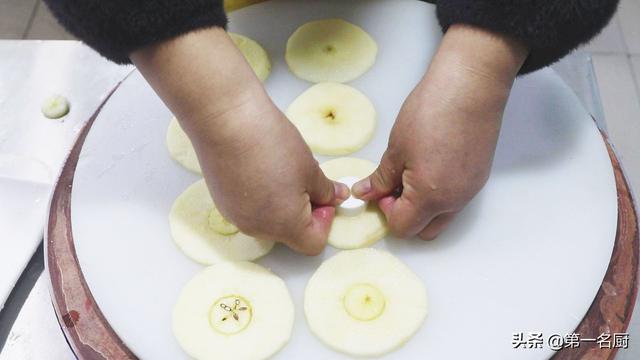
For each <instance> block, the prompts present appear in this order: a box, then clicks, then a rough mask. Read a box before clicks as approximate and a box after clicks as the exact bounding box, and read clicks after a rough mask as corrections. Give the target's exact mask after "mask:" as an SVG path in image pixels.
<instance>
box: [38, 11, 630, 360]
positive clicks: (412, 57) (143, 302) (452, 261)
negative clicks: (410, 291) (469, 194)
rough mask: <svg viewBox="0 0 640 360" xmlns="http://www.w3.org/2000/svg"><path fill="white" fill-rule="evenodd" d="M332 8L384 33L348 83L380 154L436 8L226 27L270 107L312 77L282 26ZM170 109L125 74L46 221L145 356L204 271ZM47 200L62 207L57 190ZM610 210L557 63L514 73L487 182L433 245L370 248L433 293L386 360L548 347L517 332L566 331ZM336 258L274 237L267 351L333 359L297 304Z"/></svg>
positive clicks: (583, 119)
mask: <svg viewBox="0 0 640 360" xmlns="http://www.w3.org/2000/svg"><path fill="white" fill-rule="evenodd" d="M329 17H340V18H344V19H346V20H348V21H351V22H353V23H355V24H358V25H360V26H361V27H363V28H364V29H365V30H366V31H367V32H369V33H370V34H371V35H372V36H373V38H374V39H375V40H376V41H377V42H378V45H379V56H378V60H377V62H376V64H375V65H374V67H373V68H372V69H371V71H369V72H368V73H366V74H365V75H364V76H362V77H361V78H359V79H357V80H356V81H354V82H352V83H351V85H352V86H354V87H356V88H358V89H359V90H361V91H362V92H363V93H365V94H366V95H367V96H368V97H369V98H370V99H371V100H372V102H373V103H374V104H375V106H376V110H377V111H378V121H379V126H378V129H377V132H376V135H375V136H374V138H373V140H372V141H371V142H370V143H369V144H368V145H367V146H366V147H365V148H364V149H362V150H361V151H359V152H357V153H355V154H354V155H353V156H357V157H362V158H366V159H370V160H373V161H378V160H379V158H380V156H381V154H382V152H383V151H384V149H385V147H386V144H387V137H388V135H389V130H390V128H391V126H392V123H393V120H394V118H395V116H396V114H397V112H398V110H399V108H400V105H401V103H402V101H403V99H404V98H405V97H406V95H407V94H408V93H409V92H410V91H411V89H412V88H413V86H414V85H415V84H416V82H417V81H418V80H419V79H420V77H421V75H422V73H423V72H424V70H425V69H426V67H427V65H428V63H429V59H430V58H431V56H432V54H433V52H434V50H435V48H436V47H437V44H438V42H439V38H440V30H439V28H438V26H437V20H436V18H435V12H434V8H433V7H432V6H431V5H427V4H424V3H422V2H418V1H414V0H406V1H398V0H371V1H355V0H352V1H348V2H345V1H313V2H299V1H294V0H282V1H269V2H266V3H261V4H258V5H254V6H251V7H249V8H246V9H243V10H240V11H237V12H235V13H233V14H232V15H231V21H230V30H232V31H235V32H238V33H242V34H244V35H247V36H249V37H252V38H254V39H255V40H257V41H258V42H260V43H261V44H262V45H263V46H264V47H265V49H266V50H267V51H268V53H269V54H270V56H271V60H272V62H273V72H272V75H271V77H270V78H269V79H268V80H267V82H266V84H265V85H266V87H267V90H268V91H269V93H270V95H271V96H272V97H273V99H274V101H275V102H276V104H277V105H278V106H279V107H280V108H282V109H285V108H286V106H287V105H288V104H289V103H290V102H291V101H292V100H293V99H294V98H295V97H296V96H297V95H299V94H300V93H301V92H302V91H304V90H305V89H306V88H308V87H309V86H310V84H309V83H306V82H304V81H301V80H298V79H296V78H295V77H294V76H293V75H292V74H291V73H290V72H289V71H288V69H287V66H286V64H285V62H284V56H283V55H284V47H285V43H286V40H287V38H288V36H289V35H290V34H291V33H292V32H293V31H294V30H295V29H296V28H297V27H298V26H300V25H301V24H303V23H305V22H307V21H310V20H314V19H320V18H329ZM170 117H171V114H170V112H169V111H168V110H167V108H166V107H165V106H164V105H163V104H162V102H161V101H160V99H159V98H158V97H157V96H156V95H155V94H154V92H153V91H152V89H151V88H150V87H149V86H148V85H147V84H146V83H145V81H144V79H143V78H142V77H141V76H140V75H139V74H138V73H134V74H132V75H131V76H130V77H128V78H127V79H126V80H125V81H124V82H123V83H122V84H121V86H120V87H119V88H118V89H117V90H116V91H115V93H114V94H113V96H112V97H111V98H110V99H109V101H108V102H107V103H106V104H105V106H104V107H103V108H102V110H101V111H100V113H99V114H98V116H97V118H96V119H95V121H94V122H93V125H92V126H91V128H90V129H89V132H88V135H87V137H86V140H85V141H84V144H83V145H82V150H81V152H80V154H79V160H78V163H77V168H76V170H75V175H73V188H72V197H71V202H70V204H68V203H63V204H62V205H61V206H63V209H64V212H66V216H69V211H70V219H67V220H70V224H66V225H65V221H66V220H63V219H58V218H57V216H54V217H53V218H51V217H50V221H49V239H48V245H49V246H52V239H53V237H51V234H52V233H58V234H59V233H61V232H65V234H66V236H67V237H71V235H72V238H73V244H74V245H75V251H76V253H77V260H78V262H79V263H80V266H81V269H82V274H76V275H77V276H78V277H79V278H80V280H82V277H83V276H84V280H86V285H83V287H84V289H83V290H84V291H87V292H88V291H90V293H91V294H92V295H93V298H94V299H95V303H96V304H97V306H99V308H100V310H101V311H102V315H103V316H104V319H106V321H107V322H108V324H109V325H110V326H111V327H112V328H113V330H114V331H115V333H116V334H117V335H118V336H119V338H120V339H122V341H123V342H124V343H125V344H126V347H128V349H130V350H131V351H132V352H133V353H134V354H135V355H137V356H138V357H140V358H144V359H182V358H185V359H186V358H187V356H186V354H184V353H183V352H182V351H181V349H180V348H179V346H178V344H177V342H176V341H175V340H174V338H173V335H172V334H171V311H172V307H173V304H174V302H175V300H176V298H177V296H178V294H179V292H180V290H181V288H182V286H183V285H184V284H185V283H186V282H187V281H188V280H189V279H190V278H191V277H192V276H193V275H194V273H196V272H197V271H199V270H200V269H201V266H199V265H197V264H195V263H193V262H191V261H190V260H188V259H187V258H186V257H185V256H183V255H182V254H181V253H180V251H179V250H178V249H177V247H175V245H174V243H173V241H172V240H171V237H170V232H169V224H168V213H169V209H170V207H171V204H172V202H173V201H174V200H175V198H176V197H177V196H178V195H179V194H180V193H181V192H182V191H183V190H184V189H185V188H186V187H187V186H188V185H190V184H191V183H193V182H194V181H196V180H197V179H198V177H197V176H196V175H194V174H191V173H189V172H187V171H186V170H184V169H182V168H181V167H180V166H179V165H177V164H176V163H174V162H173V161H172V160H171V159H170V158H169V155H168V153H167V150H166V147H165V144H164V139H165V131H166V128H167V125H168V123H169V119H170ZM324 159H325V158H320V160H321V161H322V160H324ZM71 174H73V168H71ZM67 175H69V174H67ZM69 176H71V175H69ZM64 179H65V175H64V172H63V177H62V178H61V181H62V182H61V183H64ZM65 201H66V200H65ZM52 204H53V205H56V206H58V205H60V204H59V203H58V202H57V200H56V197H55V196H54V200H53V203H52ZM53 205H52V211H53V210H54V206H53ZM54 215H55V214H54ZM617 215H618V214H617V198H616V183H615V179H614V173H613V169H612V166H611V162H610V159H609V156H608V153H607V148H606V145H605V143H604V141H603V140H602V138H601V136H600V133H599V131H598V129H597V128H596V126H595V125H594V123H593V121H592V120H591V118H590V116H589V115H588V113H587V112H586V111H585V110H584V109H583V108H582V107H581V105H580V103H579V101H578V100H577V98H576V97H575V96H574V95H573V93H572V92H571V90H570V89H569V88H568V87H567V86H566V85H565V84H563V83H562V81H561V80H560V79H559V78H558V77H557V76H556V75H555V74H554V73H553V72H552V71H551V70H542V71H539V72H536V73H535V74H532V75H529V76H525V77H521V78H519V79H518V81H517V82H516V84H515V86H514V90H513V93H512V96H511V99H510V101H509V104H508V106H507V110H506V113H505V119H504V126H503V131H502V135H501V138H500V142H499V146H498V150H497V154H496V159H495V163H494V169H493V173H492V177H491V179H490V180H489V182H488V183H487V185H486V186H485V188H484V189H483V190H482V191H481V192H480V194H479V195H478V196H477V197H476V198H475V199H474V200H473V201H472V202H471V203H470V204H469V206H468V207H467V208H466V209H465V210H464V211H463V212H462V213H461V214H460V216H459V217H458V218H457V219H456V221H454V222H453V223H452V224H451V225H450V228H449V229H447V230H446V231H445V232H444V233H443V234H442V235H441V236H440V237H439V238H438V239H437V240H435V241H432V242H423V241H420V240H398V239H393V238H387V239H385V240H383V241H381V242H379V243H378V244H376V247H380V248H384V249H387V250H389V251H391V252H392V253H394V254H395V255H397V256H399V257H400V258H401V259H402V260H403V261H404V262H405V263H406V264H407V265H408V266H409V267H410V268H412V269H413V270H414V271H415V272H416V273H417V274H418V275H419V276H420V278H421V279H422V280H423V281H424V283H425V286H426V288H427V291H428V295H429V308H430V312H429V315H428V316H427V319H426V321H425V323H424V325H423V327H422V328H421V329H420V331H419V332H418V333H417V334H416V335H415V336H414V337H413V338H412V339H411V340H410V341H409V342H408V343H407V344H406V345H405V346H404V347H402V348H400V349H399V350H397V351H395V352H393V353H391V354H389V355H388V358H390V359H400V358H401V359H407V358H434V359H440V358H456V359H457V358H480V359H502V358H510V359H511V358H514V359H515V358H517V359H544V358H548V357H549V356H551V355H552V351H551V350H550V349H549V348H548V347H545V348H544V349H541V350H529V351H527V350H524V351H523V350H514V349H513V348H512V344H511V340H512V334H513V333H518V332H524V333H528V332H542V333H544V334H546V335H547V336H548V335H551V334H565V333H570V332H572V331H573V330H574V329H575V328H576V326H577V325H578V324H579V323H580V320H581V319H582V318H583V317H584V315H585V313H586V312H587V310H588V309H589V306H590V304H591V303H592V301H593V300H594V297H595V296H596V293H597V291H598V289H599V287H600V285H601V283H602V281H603V278H604V276H605V272H606V270H607V266H608V264H609V260H610V258H611V254H612V249H613V245H614V239H615V235H616V219H617ZM69 225H71V227H72V233H69V229H70V228H71V227H69ZM69 251H70V252H71V254H73V248H71V249H70V250H69ZM334 253H335V250H334V249H331V248H327V250H326V251H325V252H324V253H323V254H322V255H320V256H317V257H313V258H309V257H304V256H301V255H297V254H295V253H294V252H292V251H290V250H288V249H286V248H285V247H283V246H276V247H275V249H274V250H273V251H272V253H270V254H269V255H267V256H266V257H265V258H263V259H261V260H259V261H258V262H259V263H260V264H262V265H264V266H267V267H269V268H271V269H272V270H273V271H274V272H275V273H276V274H278V275H279V276H281V277H282V278H283V279H284V280H285V281H286V283H287V285H288V287H289V290H290V292H291V295H292V297H293V300H294V304H295V307H296V309H295V313H296V322H295V325H294V331H293V335H292V338H291V341H290V343H289V344H288V345H287V346H286V347H285V348H284V349H283V350H282V351H281V352H280V353H278V355H277V356H276V357H277V358H298V357H300V356H301V355H302V354H304V356H305V357H306V358H312V359H327V358H343V356H342V355H340V354H338V353H335V352H333V351H331V350H329V349H328V348H327V347H325V346H323V345H322V344H321V343H320V342H319V341H318V340H317V339H316V338H315V337H314V336H313V335H312V334H311V333H310V332H309V329H308V327H307V326H306V323H305V320H304V314H303V311H302V300H303V292H304V286H305V284H306V282H307V280H308V278H309V277H310V275H311V274H312V273H313V272H314V271H315V269H316V268H317V267H318V265H319V264H320V263H321V262H322V261H323V259H325V258H327V257H329V256H331V255H332V254H334ZM49 259H50V260H51V259H52V255H51V252H49ZM72 260H75V259H73V258H72V259H71V260H69V264H70V263H71V262H72ZM55 265H56V266H58V267H64V264H62V265H61V264H60V263H59V262H56V263H55ZM49 266H52V263H51V262H50V263H49ZM56 271H57V269H54V270H53V271H52V270H51V269H50V273H52V274H54V273H56ZM52 280H53V281H54V283H57V284H60V283H62V284H65V281H72V280H71V279H68V280H65V279H63V278H60V277H59V276H57V275H56V276H53V279H52ZM76 280H77V279H76ZM55 292H56V290H55V287H54V293H55ZM73 300H74V299H67V301H73ZM84 306H85V310H87V311H89V309H90V308H91V304H90V303H85V304H84ZM74 311H75V310H74ZM79 311H80V312H78V311H76V312H75V313H72V312H69V313H66V314H64V316H62V318H63V320H64V322H65V325H67V326H85V327H87V328H90V327H91V325H93V326H98V325H96V324H91V323H87V322H86V320H85V322H84V323H83V318H82V317H80V315H79V314H80V313H81V312H82V310H81V309H80V310H79ZM65 316H66V317H65ZM109 325H105V324H101V325H100V326H102V327H106V328H108V327H109ZM81 340H82V339H81ZM84 340H85V341H86V340H87V339H86V338H85V339H84ZM461 344H462V345H464V346H460V345H461ZM247 345H248V346H250V344H247ZM129 355H131V354H130V353H129Z"/></svg>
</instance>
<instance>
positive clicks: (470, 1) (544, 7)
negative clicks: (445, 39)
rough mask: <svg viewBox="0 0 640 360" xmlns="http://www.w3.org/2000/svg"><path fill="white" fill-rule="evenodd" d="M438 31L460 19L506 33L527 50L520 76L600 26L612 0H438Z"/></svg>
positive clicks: (611, 9) (550, 60)
mask: <svg viewBox="0 0 640 360" xmlns="http://www.w3.org/2000/svg"><path fill="white" fill-rule="evenodd" d="M436 3H437V5H436V6H437V13H438V20H439V21H440V25H441V26H442V29H443V31H446V30H447V28H449V26H450V25H451V24H455V23H465V24H469V25H475V26H479V27H482V28H485V29H488V30H492V31H495V32H499V33H503V34H508V35H511V36H513V37H515V38H517V39H519V40H521V41H522V42H524V43H525V44H526V45H527V46H528V47H529V49H530V54H529V57H528V58H527V60H526V61H525V63H524V65H523V66H522V68H521V70H520V74H525V73H528V72H531V71H534V70H537V69H539V68H542V67H544V66H547V65H549V64H551V63H553V62H555V61H557V60H559V59H560V58H562V57H563V56H565V55H567V54H568V53H569V52H571V51H572V50H573V49H575V48H576V47H578V45H581V44H583V43H585V42H587V41H589V40H590V39H591V38H592V37H594V36H595V35H596V34H598V33H599V32H600V30H602V28H603V27H605V25H607V23H608V22H609V20H610V19H611V17H612V16H613V14H614V13H615V10H616V8H617V6H618V0H438V1H437V2H436Z"/></svg>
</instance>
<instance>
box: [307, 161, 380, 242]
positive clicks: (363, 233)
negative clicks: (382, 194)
mask: <svg viewBox="0 0 640 360" xmlns="http://www.w3.org/2000/svg"><path fill="white" fill-rule="evenodd" d="M320 168H321V169H322V171H323V172H324V174H325V176H326V177H328V178H329V179H331V180H334V181H343V179H345V178H356V179H357V180H358V181H359V180H361V179H364V178H366V177H367V176H369V175H371V173H373V172H374V171H375V170H376V164H374V163H372V162H371V161H367V160H363V159H357V158H350V157H343V158H337V159H333V160H329V161H326V162H324V163H322V165H320ZM354 180H355V179H354ZM347 185H351V184H347ZM349 200H351V197H350V199H349ZM349 200H347V201H345V203H348V202H349ZM343 205H344V204H343ZM343 205H341V206H343ZM341 206H340V207H341ZM340 207H338V209H337V212H336V215H335V217H334V219H333V223H332V224H331V230H330V231H329V245H331V246H333V247H336V248H339V249H356V248H361V247H366V246H370V245H372V244H374V243H375V242H376V241H378V240H380V239H382V238H383V237H384V236H385V235H386V234H387V221H386V219H385V217H384V214H383V213H382V211H380V208H379V207H378V205H377V204H376V203H374V202H370V203H368V204H367V205H366V207H365V208H364V211H361V212H358V213H350V211H349V210H350V209H349V210H347V211H342V210H341V208H340Z"/></svg>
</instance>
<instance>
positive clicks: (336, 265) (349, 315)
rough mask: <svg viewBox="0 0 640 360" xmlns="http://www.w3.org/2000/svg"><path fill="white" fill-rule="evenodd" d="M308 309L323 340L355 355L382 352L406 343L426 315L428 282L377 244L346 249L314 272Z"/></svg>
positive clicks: (313, 329)
mask: <svg viewBox="0 0 640 360" xmlns="http://www.w3.org/2000/svg"><path fill="white" fill-rule="evenodd" d="M304 313H305V315H306V318H307V322H308V324H309V328H310V329H311V332H313V333H314V334H315V335H316V336H317V337H318V338H319V339H320V340H321V341H322V342H323V343H325V344H326V345H327V346H329V347H331V348H332V349H335V350H337V351H340V352H343V353H346V354H349V355H353V356H380V355H383V354H385V353H387V352H389V351H391V350H393V349H396V348H397V347H399V346H401V345H402V344H404V343H405V342H407V341H408V340H409V339H410V338H411V336H412V335H413V334H414V333H415V332H416V331H417V330H418V329H419V328H420V326H421V325H422V323H423V321H424V318H425V316H426V315H427V294H426V290H425V288H424V285H423V283H422V281H421V280H420V278H418V277H417V276H416V275H415V274H414V273H413V271H411V270H410V269H409V268H408V267H407V266H406V265H405V264H403V263H402V261H400V259H398V258H396V257H395V256H393V255H391V254H390V253H388V252H386V251H382V250H378V249H373V248H367V249H358V250H347V251H342V252H340V253H338V254H337V255H335V256H333V257H332V258H330V259H328V260H326V261H325V262H324V263H322V265H320V267H319V268H318V270H317V271H316V272H315V273H314V274H313V276H311V279H310V280H309V283H308V284H307V288H306V290H305V293H304Z"/></svg>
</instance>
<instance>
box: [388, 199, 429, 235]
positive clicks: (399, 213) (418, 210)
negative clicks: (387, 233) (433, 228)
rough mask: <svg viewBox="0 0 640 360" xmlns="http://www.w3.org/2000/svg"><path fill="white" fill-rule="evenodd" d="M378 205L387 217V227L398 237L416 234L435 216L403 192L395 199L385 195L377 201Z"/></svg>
mask: <svg viewBox="0 0 640 360" xmlns="http://www.w3.org/2000/svg"><path fill="white" fill-rule="evenodd" d="M378 206H380V209H381V210H382V212H383V213H384V214H385V216H386V218H387V223H388V225H389V229H390V230H391V232H392V233H393V234H394V235H395V236H396V237H399V238H405V239H406V238H410V237H413V236H416V235H417V234H418V233H419V232H420V231H421V230H422V229H424V228H425V227H426V226H427V224H429V222H431V220H432V219H433V218H434V216H435V211H432V210H430V209H429V208H428V207H427V206H425V205H422V204H416V203H415V202H414V201H411V200H409V198H408V197H407V196H405V194H403V195H402V196H400V197H399V198H397V199H396V198H393V196H386V197H384V198H382V199H381V200H380V201H379V202H378Z"/></svg>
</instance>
